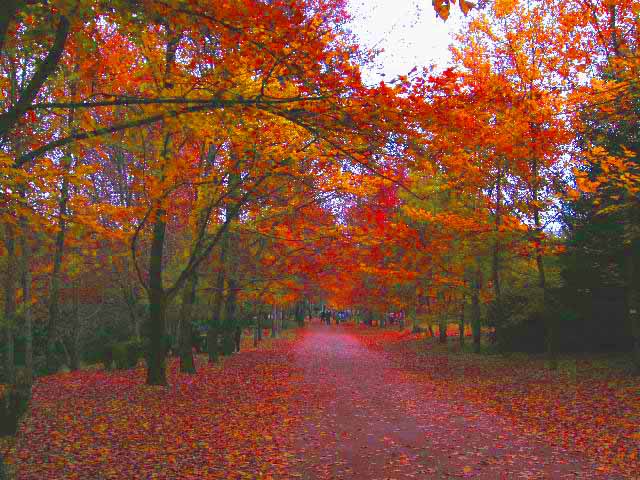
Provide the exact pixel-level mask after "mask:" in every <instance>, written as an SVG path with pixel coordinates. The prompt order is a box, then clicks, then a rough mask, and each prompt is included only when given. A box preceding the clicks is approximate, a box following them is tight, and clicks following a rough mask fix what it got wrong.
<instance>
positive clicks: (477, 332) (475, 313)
mask: <svg viewBox="0 0 640 480" xmlns="http://www.w3.org/2000/svg"><path fill="white" fill-rule="evenodd" d="M481 287H482V272H481V270H480V266H479V265H477V266H476V270H475V272H473V281H472V288H471V331H472V333H473V351H474V352H475V353H480V339H481V329H480V289H481Z"/></svg>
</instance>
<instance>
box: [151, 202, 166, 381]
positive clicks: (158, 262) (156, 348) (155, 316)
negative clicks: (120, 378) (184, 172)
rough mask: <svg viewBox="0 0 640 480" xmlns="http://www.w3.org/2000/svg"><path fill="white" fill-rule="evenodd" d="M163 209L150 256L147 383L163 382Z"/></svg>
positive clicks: (164, 229) (157, 213) (155, 229)
mask: <svg viewBox="0 0 640 480" xmlns="http://www.w3.org/2000/svg"><path fill="white" fill-rule="evenodd" d="M164 216H165V211H164V210H163V209H162V208H159V209H158V210H157V211H156V218H155V221H154V225H153V237H152V241H151V252H150V255H149V352H148V357H147V361H148V364H147V385H166V384H167V374H166V365H165V356H166V348H165V339H164V335H165V317H166V309H167V298H166V294H165V291H164V288H163V285H162V257H163V254H164V241H165V232H166V228H167V226H166V222H165V218H164Z"/></svg>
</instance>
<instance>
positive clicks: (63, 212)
mask: <svg viewBox="0 0 640 480" xmlns="http://www.w3.org/2000/svg"><path fill="white" fill-rule="evenodd" d="M70 166H71V159H70V158H68V159H67V167H66V168H65V177H64V178H63V180H62V186H61V188H60V200H59V202H58V219H57V222H58V232H57V233H56V240H55V244H54V254H53V271H52V272H51V277H50V286H49V288H50V290H49V322H48V324H47V351H46V359H47V371H48V372H49V373H55V372H56V370H57V369H58V362H57V359H56V342H57V341H58V322H59V320H60V318H59V317H60V285H61V279H60V276H61V273H62V259H63V255H64V241H65V237H66V233H67V202H68V201H69V180H68V178H67V173H68V171H69V168H70Z"/></svg>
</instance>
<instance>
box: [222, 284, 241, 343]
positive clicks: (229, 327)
mask: <svg viewBox="0 0 640 480" xmlns="http://www.w3.org/2000/svg"><path fill="white" fill-rule="evenodd" d="M227 286H228V292H227V296H226V298H225V301H224V319H223V322H222V324H223V328H222V352H223V354H225V355H228V354H230V353H233V351H234V350H235V330H236V326H237V319H236V308H237V296H238V289H237V284H236V281H235V279H234V278H233V276H232V275H230V276H229V278H228V279H227Z"/></svg>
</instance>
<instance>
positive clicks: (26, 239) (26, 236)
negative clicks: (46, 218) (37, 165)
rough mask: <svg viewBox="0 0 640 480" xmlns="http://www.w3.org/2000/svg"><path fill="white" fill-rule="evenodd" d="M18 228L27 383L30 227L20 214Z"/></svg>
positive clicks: (30, 345) (30, 330) (29, 367)
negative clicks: (20, 251) (20, 231)
mask: <svg viewBox="0 0 640 480" xmlns="http://www.w3.org/2000/svg"><path fill="white" fill-rule="evenodd" d="M20 223H21V224H20V229H21V230H22V235H21V240H22V245H21V246H22V257H21V263H22V265H21V267H22V268H21V269H20V271H21V272H22V303H23V305H24V308H23V316H24V325H23V334H24V363H25V375H26V378H27V381H28V382H29V383H32V382H33V310H32V308H31V302H32V295H31V289H32V284H33V279H32V275H31V242H30V237H31V235H30V229H29V222H28V221H27V219H26V218H25V217H24V216H22V218H21V219H20Z"/></svg>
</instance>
